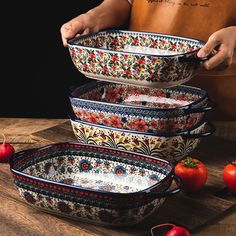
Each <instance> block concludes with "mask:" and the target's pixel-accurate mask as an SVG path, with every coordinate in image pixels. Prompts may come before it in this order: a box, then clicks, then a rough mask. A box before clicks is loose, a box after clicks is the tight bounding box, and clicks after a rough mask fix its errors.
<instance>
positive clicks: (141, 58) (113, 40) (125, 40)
mask: <svg viewBox="0 0 236 236" xmlns="http://www.w3.org/2000/svg"><path fill="white" fill-rule="evenodd" d="M203 45H204V42H202V41H200V40H196V39H190V38H183V37H176V36H171V35H164V34H156V33H148V32H136V31H120V30H108V31H101V32H99V33H94V34H91V35H86V36H80V37H76V38H73V39H70V40H68V48H69V52H70V55H71V59H72V61H73V63H74V65H75V67H76V68H77V69H78V70H79V71H80V72H81V73H83V74H84V75H85V76H86V77H88V78H92V79H97V80H105V81H108V82H116V83H122V84H132V85H138V86H144V87H152V88H154V87H158V88H166V87H172V86H176V85H179V84H182V83H184V82H187V81H188V80H190V79H191V78H192V77H193V76H194V75H195V74H196V73H197V70H198V68H199V65H200V59H199V58H197V52H198V50H199V49H200V48H201V47H202V46H203Z"/></svg>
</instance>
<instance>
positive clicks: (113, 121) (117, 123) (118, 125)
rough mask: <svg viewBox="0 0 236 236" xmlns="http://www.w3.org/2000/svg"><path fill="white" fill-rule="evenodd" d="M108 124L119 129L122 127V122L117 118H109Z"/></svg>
mask: <svg viewBox="0 0 236 236" xmlns="http://www.w3.org/2000/svg"><path fill="white" fill-rule="evenodd" d="M109 123H110V125H111V126H112V127H116V128H121V127H122V122H121V119H120V118H119V117H117V116H113V115H112V116H110V117H109Z"/></svg>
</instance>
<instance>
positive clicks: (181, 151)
mask: <svg viewBox="0 0 236 236" xmlns="http://www.w3.org/2000/svg"><path fill="white" fill-rule="evenodd" d="M69 99H70V103H71V106H72V110H73V114H72V115H71V117H70V120H71V124H72V127H73V130H74V133H75V135H76V137H77V139H78V141H79V142H81V143H88V144H94V145H100V146H107V147H112V148H120V149H123V150H130V151H134V152H138V153H143V154H146V155H151V156H154V157H160V158H164V159H166V160H169V161H174V162H175V161H178V160H180V159H181V158H183V157H184V156H186V155H188V154H189V153H190V152H191V151H193V150H194V149H195V148H196V147H197V145H198V144H199V142H200V140H201V138H202V137H206V136H209V135H211V134H212V132H213V130H214V127H213V126H212V125H211V124H210V123H209V122H207V121H206V120H205V115H206V112H207V111H210V110H211V109H212V106H211V105H210V103H209V98H208V96H207V93H206V91H204V90H202V89H199V88H195V87H190V86H185V85H179V86H176V87H173V88H168V89H157V88H143V87H137V86H132V85H124V84H117V83H108V82H103V81H95V82H90V83H88V84H85V85H82V86H79V87H77V88H74V89H72V90H71V91H70V94H69Z"/></svg>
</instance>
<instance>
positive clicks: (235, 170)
mask: <svg viewBox="0 0 236 236" xmlns="http://www.w3.org/2000/svg"><path fill="white" fill-rule="evenodd" d="M223 179H224V183H225V185H226V187H227V188H228V189H229V191H230V192H232V193H235V194H236V160H235V161H232V162H231V163H229V164H227V165H226V166H225V167H224V170H223Z"/></svg>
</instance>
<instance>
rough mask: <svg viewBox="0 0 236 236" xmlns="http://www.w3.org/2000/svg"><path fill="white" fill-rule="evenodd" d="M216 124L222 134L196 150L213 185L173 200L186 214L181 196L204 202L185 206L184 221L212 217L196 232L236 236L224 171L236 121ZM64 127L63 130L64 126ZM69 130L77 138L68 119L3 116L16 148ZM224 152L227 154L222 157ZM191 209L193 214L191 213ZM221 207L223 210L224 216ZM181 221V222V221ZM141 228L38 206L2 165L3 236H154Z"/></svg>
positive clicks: (235, 146) (2, 126)
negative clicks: (117, 225) (65, 214)
mask: <svg viewBox="0 0 236 236" xmlns="http://www.w3.org/2000/svg"><path fill="white" fill-rule="evenodd" d="M214 124H215V126H216V133H215V134H214V135H213V137H209V138H208V139H206V140H204V141H203V144H202V145H200V147H198V148H197V149H196V152H194V154H196V155H198V157H200V158H201V159H204V161H205V163H206V165H207V167H209V173H210V174H209V178H208V181H207V185H206V187H205V189H204V191H203V192H202V193H200V194H198V195H196V196H192V197H191V196H188V197H185V196H184V195H182V196H180V197H179V198H177V200H173V201H172V204H176V206H173V207H172V208H173V210H172V211H173V213H172V215H173V214H177V215H178V214H179V215H180V213H179V212H176V211H175V209H178V207H177V205H179V202H178V201H179V200H180V204H181V201H183V202H182V203H183V204H184V203H185V202H186V205H187V202H188V201H190V200H191V198H193V199H194V202H195V203H197V204H198V205H193V206H192V210H193V211H192V212H191V211H190V210H191V209H187V208H186V214H185V212H184V210H183V212H181V214H184V215H185V216H186V217H185V219H183V221H186V222H188V223H189V224H190V225H193V226H197V224H196V222H195V221H199V217H202V218H203V219H205V218H206V219H207V221H204V222H203V223H202V227H195V228H194V230H193V231H192V235H196V236H210V235H214V236H218V235H224V236H231V235H232V236H233V235H234V236H235V235H236V211H235V210H236V208H235V204H236V197H235V196H232V195H230V194H228V193H227V191H226V190H225V189H224V186H223V183H222V179H221V173H222V172H221V171H222V168H223V166H224V163H226V160H224V159H226V158H228V157H232V156H233V155H234V157H236V122H214ZM58 127H59V130H60V134H59V136H58V137H57V136H56V135H54V133H55V131H56V130H57V129H58ZM60 127H62V128H61V129H60ZM48 131H50V132H48ZM64 131H65V133H67V135H69V136H66V135H65V137H71V138H73V134H70V130H68V120H67V119H38V118H32V119H31V118H27V119H24V118H0V132H2V133H4V134H5V135H6V138H7V140H8V142H10V143H11V144H12V145H13V146H14V148H15V150H16V151H20V150H23V149H26V148H30V147H40V146H43V145H46V144H48V143H49V142H48V140H47V136H50V135H51V136H54V138H55V140H61V139H63V132H64ZM35 134H36V135H35ZM49 134H50V135H49ZM70 135H71V136H70ZM52 140H53V139H52ZM61 141H64V140H61ZM216 148H218V149H217V152H214V150H216ZM212 153H213V154H214V155H215V156H218V157H217V158H216V159H214V156H213V157H212V155H213V154H212ZM225 153H226V154H225ZM217 154H219V155H217ZM220 155H221V156H222V158H220ZM208 157H209V158H208ZM207 158H208V159H207ZM208 193H211V194H212V193H214V197H213V198H212V199H213V200H212V201H209V200H208V201H209V202H208V203H207V201H206V199H209V198H206V197H205V196H206V195H207V196H208V195H209V194H208ZM217 195H218V196H217ZM218 197H219V198H218ZM181 199H182V200H181ZM201 201H202V202H201ZM204 201H205V202H204ZM203 202H204V204H206V203H207V204H209V205H207V206H209V207H208V208H207V211H205V210H204V209H201V208H203V207H202V206H204V204H203ZM196 208H197V209H196ZM183 209H185V208H183ZM164 210H165V209H164ZM164 210H162V211H161V212H162V213H163V215H164V217H161V216H160V218H161V219H163V220H166V219H167V218H165V217H166V214H167V213H166V212H165V211H164ZM189 211H190V213H191V214H189ZM221 211H222V214H219V213H220V212H221ZM197 212H201V214H196V213H197ZM205 214H206V215H205ZM207 214H208V215H207ZM211 215H212V217H211ZM197 217H198V218H197ZM170 219H172V218H170ZM174 219H177V218H174ZM195 219H196V220H195ZM179 220H180V222H181V219H179ZM162 223H164V222H162ZM197 223H199V222H197ZM183 224H184V222H183ZM140 227H142V226H140ZM135 228H136V229H131V230H130V229H127V230H126V229H123V230H114V229H105V228H103V227H97V226H94V225H89V224H85V223H81V222H77V221H76V222H75V221H72V220H69V219H64V218H61V217H57V216H53V215H50V214H47V213H43V212H41V211H38V210H35V209H32V208H31V207H29V206H28V205H27V204H26V203H24V202H23V201H22V200H21V198H20V196H19V194H18V192H17V190H16V189H15V187H14V185H13V179H12V177H11V173H10V170H9V165H8V164H5V163H4V164H3V163H0V235H1V236H14V235H17V236H30V235H32V236H38V235H39V236H41V235H42V236H47V235H50V236H52V235H55V236H57V235H60V236H63V235H68V236H73V235H80V236H87V235H104V236H105V235H107V236H108V235H109V236H110V235H112V236H113V235H114V236H118V235H121V236H131V235H135V236H137V235H150V228H149V229H148V228H147V229H141V228H139V226H137V227H135ZM135 230H136V231H135Z"/></svg>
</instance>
